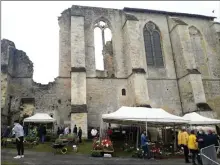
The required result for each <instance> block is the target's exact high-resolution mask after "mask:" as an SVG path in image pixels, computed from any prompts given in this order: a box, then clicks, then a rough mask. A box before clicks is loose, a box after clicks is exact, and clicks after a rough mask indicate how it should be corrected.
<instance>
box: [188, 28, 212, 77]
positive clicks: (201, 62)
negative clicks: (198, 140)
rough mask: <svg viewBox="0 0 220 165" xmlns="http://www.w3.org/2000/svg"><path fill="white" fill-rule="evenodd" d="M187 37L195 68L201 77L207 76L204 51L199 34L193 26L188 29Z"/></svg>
mask: <svg viewBox="0 0 220 165" xmlns="http://www.w3.org/2000/svg"><path fill="white" fill-rule="evenodd" d="M189 35H190V39H191V44H192V52H193V55H194V58H195V62H196V65H197V68H198V70H199V72H200V73H202V74H203V75H208V72H207V71H208V66H207V62H206V59H205V50H204V49H203V48H204V43H203V38H202V34H201V32H200V31H199V30H198V29H197V28H196V27H194V26H191V27H189Z"/></svg>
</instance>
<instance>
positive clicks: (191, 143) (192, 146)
mask: <svg viewBox="0 0 220 165" xmlns="http://www.w3.org/2000/svg"><path fill="white" fill-rule="evenodd" d="M188 148H189V150H190V152H191V153H192V163H193V165H196V161H195V160H196V158H197V161H198V163H199V164H202V162H201V160H200V159H199V157H198V153H199V149H198V142H197V139H196V135H195V131H194V130H192V131H191V132H190V135H189V140H188Z"/></svg>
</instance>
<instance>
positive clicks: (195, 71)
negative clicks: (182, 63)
mask: <svg viewBox="0 0 220 165" xmlns="http://www.w3.org/2000/svg"><path fill="white" fill-rule="evenodd" d="M187 71H188V73H189V74H201V73H200V72H199V71H198V69H187Z"/></svg>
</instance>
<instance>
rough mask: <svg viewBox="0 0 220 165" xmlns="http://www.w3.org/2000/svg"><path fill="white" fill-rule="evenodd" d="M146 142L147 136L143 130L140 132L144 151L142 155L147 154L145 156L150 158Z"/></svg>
mask: <svg viewBox="0 0 220 165" xmlns="http://www.w3.org/2000/svg"><path fill="white" fill-rule="evenodd" d="M147 142H148V138H147V136H146V132H145V131H143V132H142V134H141V148H142V149H143V151H144V155H146V154H147V157H148V158H150V155H149V148H148V143H147Z"/></svg>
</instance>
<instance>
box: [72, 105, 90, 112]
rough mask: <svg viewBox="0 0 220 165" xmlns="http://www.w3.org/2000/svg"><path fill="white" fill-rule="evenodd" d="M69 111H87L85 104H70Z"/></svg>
mask: <svg viewBox="0 0 220 165" xmlns="http://www.w3.org/2000/svg"><path fill="white" fill-rule="evenodd" d="M70 113H88V111H87V105H86V104H81V105H71V112H70Z"/></svg>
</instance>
